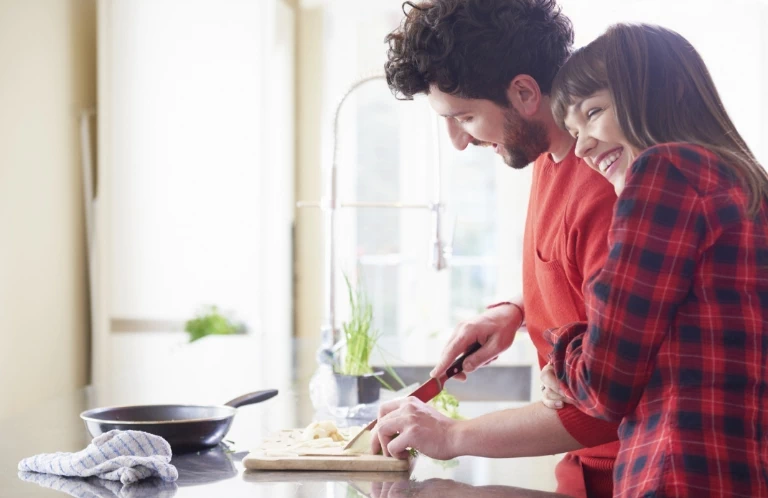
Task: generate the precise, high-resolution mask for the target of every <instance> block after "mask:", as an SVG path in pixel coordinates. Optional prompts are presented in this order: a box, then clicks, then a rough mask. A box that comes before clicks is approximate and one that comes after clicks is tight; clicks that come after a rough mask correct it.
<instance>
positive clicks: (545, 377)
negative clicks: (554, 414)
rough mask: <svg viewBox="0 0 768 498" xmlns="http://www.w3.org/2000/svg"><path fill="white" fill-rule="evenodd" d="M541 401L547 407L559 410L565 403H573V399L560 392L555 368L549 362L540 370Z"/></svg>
mask: <svg viewBox="0 0 768 498" xmlns="http://www.w3.org/2000/svg"><path fill="white" fill-rule="evenodd" d="M541 384H542V386H541V402H542V403H544V406H546V407H547V408H552V409H553V410H559V409H560V408H562V407H564V406H565V403H568V404H573V400H572V399H570V398H567V397H565V396H563V395H562V394H561V393H560V382H559V381H558V380H557V376H556V375H555V368H554V367H553V366H552V365H551V364H550V363H547V365H546V366H545V367H544V368H543V369H542V370H541Z"/></svg>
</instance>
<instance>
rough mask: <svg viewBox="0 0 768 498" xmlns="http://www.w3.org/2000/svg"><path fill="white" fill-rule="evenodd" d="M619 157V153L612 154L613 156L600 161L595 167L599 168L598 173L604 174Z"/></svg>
mask: <svg viewBox="0 0 768 498" xmlns="http://www.w3.org/2000/svg"><path fill="white" fill-rule="evenodd" d="M619 156H621V151H618V152H614V153H613V154H611V155H609V156H608V157H606V158H605V159H603V160H602V161H600V164H598V165H597V167H598V168H600V171H602V172H603V173H605V172H606V170H608V168H609V167H610V166H611V164H613V163H614V162H615V161H616V159H618V158H619Z"/></svg>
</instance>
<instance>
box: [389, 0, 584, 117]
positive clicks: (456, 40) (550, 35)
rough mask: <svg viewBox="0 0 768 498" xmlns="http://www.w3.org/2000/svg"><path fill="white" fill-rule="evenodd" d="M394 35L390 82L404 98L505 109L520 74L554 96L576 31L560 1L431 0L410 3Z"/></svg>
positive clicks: (405, 7)
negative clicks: (434, 96) (451, 98)
mask: <svg viewBox="0 0 768 498" xmlns="http://www.w3.org/2000/svg"><path fill="white" fill-rule="evenodd" d="M403 12H404V14H405V19H404V20H403V22H402V24H401V25H400V26H399V27H398V28H397V29H396V30H395V31H393V32H392V33H390V34H389V35H387V38H386V42H387V43H388V44H389V50H388V53H387V59H388V60H387V62H386V64H385V65H384V68H385V71H386V75H387V83H388V84H389V87H390V89H391V90H392V93H394V94H395V96H396V97H397V98H399V99H404V100H410V99H412V98H413V96H414V95H416V94H419V93H425V94H426V93H429V86H430V85H431V84H436V85H437V88H439V89H440V91H442V92H445V93H448V94H451V95H456V96H458V97H462V98H475V99H486V100H491V101H493V102H495V103H497V104H499V105H501V106H504V107H506V106H507V105H508V104H509V102H508V99H507V87H508V86H509V83H510V82H511V81H512V80H513V79H514V78H515V77H516V76H518V75H520V74H527V75H529V76H531V77H532V78H534V79H535V80H536V82H537V83H538V85H539V88H540V89H541V91H542V93H545V94H548V93H549V92H550V89H551V86H552V80H553V79H554V78H555V74H556V73H557V70H558V69H559V68H560V66H562V65H563V64H564V63H565V60H566V59H567V58H568V55H569V54H570V52H571V48H572V46H573V26H572V24H571V21H570V19H568V18H567V17H566V16H565V15H564V14H562V13H561V11H560V7H559V6H558V5H557V2H556V0H426V1H424V2H421V3H414V2H410V1H409V2H405V3H404V4H403Z"/></svg>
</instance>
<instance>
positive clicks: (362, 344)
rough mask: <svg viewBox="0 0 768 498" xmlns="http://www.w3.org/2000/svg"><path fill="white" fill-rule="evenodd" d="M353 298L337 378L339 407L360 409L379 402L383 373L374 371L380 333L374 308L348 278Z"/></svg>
mask: <svg viewBox="0 0 768 498" xmlns="http://www.w3.org/2000/svg"><path fill="white" fill-rule="evenodd" d="M344 282H345V283H346V285H347V296H348V299H349V307H350V316H349V320H347V321H346V322H344V323H343V324H342V332H343V339H344V346H343V348H342V358H341V361H339V362H337V364H336V368H335V371H334V378H335V381H336V387H337V390H338V404H339V406H356V405H360V404H370V403H375V402H377V401H378V400H379V390H380V388H381V382H380V381H379V379H378V377H379V376H380V375H382V374H383V372H381V371H379V372H374V371H373V369H372V368H371V364H370V358H371V353H372V352H373V349H374V348H375V347H376V343H377V341H378V340H379V337H380V334H379V332H378V331H377V330H375V329H373V327H372V323H373V305H372V304H371V302H370V301H369V300H368V297H367V296H366V294H365V292H363V291H362V290H361V289H360V288H358V289H356V290H355V289H353V288H352V284H351V283H350V281H349V278H347V276H346V275H344Z"/></svg>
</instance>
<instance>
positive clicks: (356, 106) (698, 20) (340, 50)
mask: <svg viewBox="0 0 768 498" xmlns="http://www.w3.org/2000/svg"><path fill="white" fill-rule="evenodd" d="M400 4H401V2H400V1H399V0H398V1H389V0H387V1H380V2H372V3H371V6H372V8H371V9H370V10H366V11H364V12H360V11H357V12H353V11H352V10H356V9H343V8H334V7H330V8H329V10H328V11H327V16H328V18H327V21H328V23H327V25H328V26H330V29H329V30H328V32H327V33H326V36H327V44H328V46H329V50H328V51H327V59H326V62H325V64H326V66H325V67H326V75H327V76H326V85H325V86H326V88H327V93H326V96H327V98H326V102H327V103H334V104H335V102H336V100H335V99H336V97H337V96H338V95H339V94H340V93H341V92H342V91H343V89H344V87H345V86H346V85H348V84H350V83H351V82H352V81H353V80H354V79H355V77H356V75H359V74H361V73H364V71H365V70H368V69H371V68H372V69H373V70H375V71H381V68H382V65H383V63H384V60H385V52H386V46H385V45H384V44H383V39H384V36H385V35H386V34H387V33H389V32H390V31H391V30H392V29H393V28H394V27H395V26H397V25H398V24H399V22H400V21H401V17H402V13H401V7H400ZM561 4H562V5H563V9H564V12H565V13H566V14H567V15H569V16H570V17H571V19H572V20H573V23H574V26H575V29H576V33H577V39H576V46H582V45H584V44H586V43H588V42H589V41H590V40H592V39H594V38H595V37H596V36H598V35H599V34H600V33H602V32H603V31H604V30H605V28H606V27H607V26H609V25H610V24H613V23H614V22H619V21H645V22H651V23H658V24H662V25H665V26H667V27H670V28H672V29H676V30H678V31H679V32H680V33H681V34H683V35H684V36H686V37H687V38H688V39H689V40H691V42H692V43H693V44H694V46H696V48H697V49H698V50H699V52H700V53H701V54H702V56H703V57H704V59H705V61H706V62H707V64H708V65H709V67H710V70H711V72H712V74H713V77H714V79H715V81H716V83H717V84H718V88H719V90H720V92H721V95H722V98H723V100H724V101H725V104H726V107H727V109H728V111H729V112H730V114H731V117H732V118H733V120H734V121H735V122H736V125H737V126H738V127H739V129H740V131H741V132H742V134H743V135H744V137H745V139H746V140H747V143H748V144H749V145H750V146H751V147H752V148H753V151H754V152H755V153H756V154H757V156H758V159H760V160H761V161H762V162H763V164H768V144H766V143H765V141H764V140H761V137H765V136H766V135H768V133H766V131H768V98H767V97H764V96H763V94H764V92H763V91H762V90H761V89H763V88H766V87H768V42H767V40H766V36H768V35H766V34H765V32H766V31H767V30H766V28H768V13H767V11H768V8H767V7H766V6H765V5H764V4H762V3H759V2H755V1H752V2H736V3H735V4H733V6H731V7H729V8H728V9H723V8H722V5H721V4H720V2H715V1H704V2H702V1H697V2H695V3H692V2H686V1H682V0H672V1H670V0H667V1H664V2H661V1H652V2H648V1H642V2H639V1H634V2H632V1H631V2H623V3H616V2H613V1H611V2H608V1H603V2H594V1H592V0H590V1H589V2H586V1H584V0H563V1H562V2H561ZM601 5H602V7H601ZM729 5H730V4H729ZM654 6H655V7H656V8H654ZM328 109H329V110H332V108H331V107H330V106H329V107H328ZM434 119H435V118H434V113H432V111H431V110H430V109H429V107H428V105H427V103H426V101H425V100H424V99H416V101H413V102H398V101H397V100H395V99H394V98H393V97H392V95H391V93H390V92H389V90H388V89H387V88H386V84H385V83H384V82H383V81H381V80H377V81H374V82H371V83H369V84H366V86H364V87H360V88H359V89H358V90H357V91H356V92H355V93H354V95H353V96H351V97H350V99H349V100H348V101H347V102H346V103H345V108H344V109H343V111H342V115H341V121H340V123H341V126H340V130H341V135H340V145H339V147H340V149H339V153H340V156H339V168H340V185H341V188H340V192H339V197H340V199H342V200H353V199H354V200H359V201H376V202H393V201H403V202H416V203H424V202H429V201H431V200H432V199H433V198H434V192H433V187H432V185H433V181H434V174H435V164H436V161H435V154H434V152H433V150H434V134H433V132H432V130H433V125H434ZM439 130H440V133H441V135H442V137H441V140H440V150H441V154H440V156H441V164H442V186H443V189H442V192H443V200H444V201H445V203H446V206H447V209H446V211H445V213H444V214H445V216H444V217H443V218H444V224H443V233H444V234H446V236H447V238H448V239H450V238H451V234H453V237H452V238H453V244H452V250H453V251H452V252H453V254H452V257H451V259H450V267H449V269H448V270H445V271H443V272H439V273H438V272H435V271H434V270H431V269H429V268H428V260H429V248H430V237H431V229H432V228H431V218H430V214H429V212H428V211H427V210H415V209H414V210H391V209H358V210H354V211H353V210H348V211H343V212H342V214H341V215H340V217H339V220H340V222H339V230H338V234H337V236H338V239H337V242H338V246H339V247H340V251H339V263H338V265H339V268H341V269H343V270H345V271H346V272H348V273H356V272H357V270H358V269H359V271H360V276H359V277H360V281H361V282H362V283H363V285H364V286H365V289H366V290H367V292H368V293H369V295H370V297H371V299H372V302H373V304H374V317H375V325H376V327H378V328H379V329H380V331H381V332H382V333H383V334H384V337H385V340H384V349H385V350H386V351H387V352H389V353H391V354H392V355H393V356H394V357H396V358H398V359H400V360H403V361H405V362H409V363H410V362H414V363H425V362H426V363H429V362H430V361H431V360H433V359H435V358H436V357H437V354H438V353H439V351H440V349H441V348H442V346H443V344H444V342H445V339H446V337H447V336H448V335H449V334H450V333H451V331H452V330H453V328H454V327H455V325H456V324H457V323H458V322H459V321H461V320H463V319H466V318H468V317H471V316H473V315H475V314H477V313H478V312H480V311H481V310H482V309H483V307H484V306H485V305H486V304H488V303H489V302H491V301H492V300H493V299H494V298H495V297H497V296H513V295H515V294H517V293H518V292H520V290H521V281H522V275H521V271H522V239H523V229H524V225H525V212H526V209H527V202H528V190H529V187H530V175H531V171H530V169H527V170H523V171H512V170H511V169H509V168H507V167H506V166H503V164H502V162H501V160H500V159H499V158H498V157H496V156H495V154H493V152H492V151H489V150H483V149H479V148H476V147H469V148H468V149H467V150H466V151H463V152H461V153H459V152H457V151H456V150H454V149H453V148H452V146H451V144H450V142H449V140H448V139H447V137H446V135H445V129H444V126H443V125H442V124H440V126H439ZM454 220H455V221H454ZM342 286H343V281H342V280H341V279H339V280H338V281H337V289H343V287H342ZM337 295H339V296H342V298H340V299H339V301H343V296H344V294H343V293H342V292H341V291H339V292H338V294H337ZM337 304H338V308H339V317H341V318H342V319H343V317H344V316H345V312H344V304H345V303H343V302H339V303H337Z"/></svg>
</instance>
